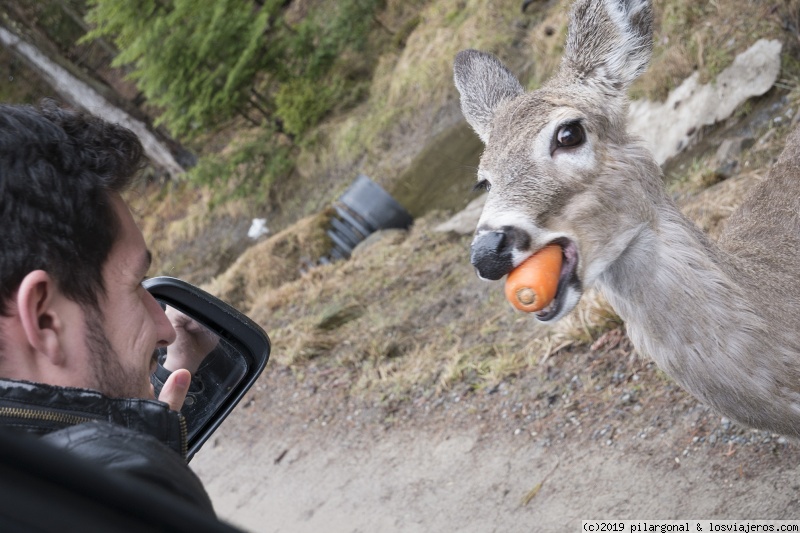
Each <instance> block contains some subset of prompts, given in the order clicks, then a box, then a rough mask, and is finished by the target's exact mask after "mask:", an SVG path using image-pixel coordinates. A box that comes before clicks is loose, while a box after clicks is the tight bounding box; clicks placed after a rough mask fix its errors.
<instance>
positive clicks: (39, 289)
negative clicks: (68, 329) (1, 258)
mask: <svg viewBox="0 0 800 533" xmlns="http://www.w3.org/2000/svg"><path fill="white" fill-rule="evenodd" d="M62 297H63V296H62V295H61V293H60V292H59V289H58V285H57V284H56V282H55V280H54V279H53V278H52V277H51V276H50V274H48V273H47V272H45V271H44V270H34V271H33V272H30V273H28V275H27V276H25V278H23V280H22V283H20V285H19V289H18V290H17V294H16V297H15V298H14V301H15V303H16V305H17V313H18V315H19V320H20V324H21V325H22V330H23V331H24V333H25V337H26V338H27V340H28V343H29V345H30V347H31V348H32V349H33V350H35V351H36V352H38V353H40V354H42V355H44V356H45V357H47V358H48V359H49V360H50V363H51V364H53V365H60V364H62V363H63V357H64V354H63V350H62V346H61V338H60V335H61V333H63V331H62V330H63V326H64V322H63V317H61V316H60V313H59V309H58V306H57V305H56V302H57V300H58V299H59V298H62Z"/></svg>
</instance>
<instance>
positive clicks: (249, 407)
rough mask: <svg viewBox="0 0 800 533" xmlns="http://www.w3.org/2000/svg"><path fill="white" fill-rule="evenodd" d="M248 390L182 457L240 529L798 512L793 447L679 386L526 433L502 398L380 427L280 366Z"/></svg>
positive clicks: (475, 525) (459, 401)
mask: <svg viewBox="0 0 800 533" xmlns="http://www.w3.org/2000/svg"><path fill="white" fill-rule="evenodd" d="M267 372H269V370H268V371H267ZM645 379H647V377H645ZM518 385H519V386H520V387H524V381H522V382H520V383H518ZM259 388H260V390H257V391H254V392H252V393H251V394H250V395H249V396H248V398H246V399H245V400H244V402H243V403H244V405H243V406H240V408H239V409H237V412H236V413H234V414H233V415H232V416H231V418H230V419H229V420H228V421H226V423H225V424H224V425H223V426H222V427H221V428H220V430H219V431H218V436H217V437H215V439H214V441H213V442H210V443H208V444H207V445H206V447H205V448H204V449H203V450H202V451H201V452H200V453H199V454H198V455H197V456H196V457H195V459H194V460H193V462H192V466H193V468H194V469H195V470H196V471H197V472H198V474H199V475H200V477H201V478H202V479H203V481H204V482H205V484H206V486H207V488H208V490H209V493H210V494H211V497H212V499H213V501H214V503H215V506H216V509H217V512H218V513H219V515H220V516H221V517H222V518H224V519H225V520H228V521H230V522H232V523H233V524H235V525H238V526H240V527H242V528H244V529H245V530H247V531H254V532H283V531H292V532H320V531H325V532H329V533H335V532H378V531H380V532H432V531H436V532H450V531H453V532H473V531H474V532H515V531H520V532H527V531H542V532H551V531H552V532H562V531H563V532H575V531H579V527H580V522H581V520H582V519H708V518H717V519H752V518H759V519H797V518H800V449H798V446H797V445H796V444H793V443H790V442H787V441H786V440H785V439H782V438H778V437H777V436H774V435H766V434H764V433H762V432H756V431H752V430H746V429H741V428H736V427H732V426H731V425H730V423H729V422H727V421H725V420H721V419H720V418H719V417H717V416H716V415H714V414H713V413H712V412H710V411H709V410H708V409H707V408H705V407H703V406H701V405H699V404H697V403H696V402H695V401H694V400H692V399H691V398H689V397H688V396H683V395H679V398H678V400H679V401H677V402H675V403H674V404H673V405H672V406H671V407H670V409H668V410H665V409H664V407H663V406H661V407H658V406H652V405H648V404H647V403H646V402H645V403H644V404H642V405H641V406H640V408H639V409H635V410H632V411H631V413H633V414H632V415H631V416H628V417H627V418H626V419H625V420H622V421H621V422H620V424H618V425H612V426H611V429H610V430H608V431H606V432H605V433H604V432H603V430H602V429H600V430H597V429H596V428H594V429H593V428H590V427H586V426H587V424H586V423H584V424H580V423H579V424H578V425H576V424H574V423H573V424H566V425H564V424H561V423H555V422H554V423H553V424H552V426H553V427H541V426H538V428H539V431H535V430H532V429H531V428H532V427H534V428H535V427H537V426H535V425H534V426H528V427H525V428H524V429H523V428H521V427H519V426H520V424H519V421H518V420H516V419H515V418H514V417H512V416H507V409H506V408H505V407H503V406H504V405H505V406H507V405H508V402H507V396H508V395H506V399H504V398H503V394H493V395H487V396H486V397H485V398H484V399H483V400H482V403H481V405H480V408H476V403H475V402H474V401H472V402H471V401H467V400H466V399H464V398H460V397H458V396H452V395H451V396H449V397H448V399H447V401H445V402H441V403H439V404H438V405H437V406H436V407H434V408H431V409H420V410H419V412H418V413H413V412H411V413H406V414H404V415H402V416H397V417H395V418H394V419H393V421H392V422H391V423H387V422H386V419H385V418H383V417H382V416H378V413H376V412H375V411H373V410H371V409H369V408H366V409H364V410H360V409H359V407H358V406H356V405H353V402H352V401H350V400H347V399H342V398H337V397H336V395H335V394H333V393H330V392H325V391H319V390H313V389H309V388H308V387H306V386H304V385H302V384H299V383H296V382H295V381H294V380H293V378H292V377H291V376H290V375H288V373H282V372H280V371H278V372H273V373H272V374H267V375H265V376H264V378H262V380H261V383H260V386H259ZM518 392H520V391H518V390H516V389H512V390H511V391H510V394H512V395H513V394H516V393H518ZM523 392H524V391H523ZM487 402H488V403H487ZM655 419H658V420H661V421H662V422H661V423H660V424H659V425H660V427H655V426H653V425H651V422H652V421H653V420H655ZM604 427H605V428H609V426H604Z"/></svg>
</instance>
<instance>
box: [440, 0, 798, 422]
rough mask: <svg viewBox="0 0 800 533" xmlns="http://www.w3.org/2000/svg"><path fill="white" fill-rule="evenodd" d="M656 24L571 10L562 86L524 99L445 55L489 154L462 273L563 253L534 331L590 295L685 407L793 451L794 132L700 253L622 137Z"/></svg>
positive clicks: (648, 160)
mask: <svg viewBox="0 0 800 533" xmlns="http://www.w3.org/2000/svg"><path fill="white" fill-rule="evenodd" d="M652 21H653V14H652V7H651V5H650V2H649V1H647V0H577V1H576V2H575V3H574V4H573V7H572V10H571V19H570V25H569V30H568V37H567V43H566V49H565V54H564V57H563V60H562V63H561V66H560V68H559V71H558V72H557V74H555V76H554V77H553V78H552V79H551V80H550V81H549V82H548V83H546V84H545V85H544V86H543V87H542V88H541V89H538V90H536V91H533V92H525V91H524V90H523V88H522V85H521V84H520V83H519V81H517V79H516V78H515V77H514V75H513V74H511V72H509V71H508V69H507V68H506V67H505V66H504V65H503V64H502V63H501V62H500V61H499V60H498V59H497V58H495V57H494V56H492V55H490V54H486V53H483V52H478V51H475V50H465V51H462V52H460V53H459V54H458V55H457V57H456V60H455V65H454V73H455V84H456V87H457V88H458V91H459V93H460V95H461V107H462V111H463V113H464V116H465V117H466V119H467V121H468V122H469V123H470V125H471V126H472V127H473V129H474V130H475V131H476V133H477V134H478V135H479V136H480V138H481V139H482V140H483V141H484V143H485V144H486V147H485V151H484V153H483V155H482V158H481V163H480V167H479V170H478V183H479V185H480V186H484V187H485V188H487V190H489V194H488V197H487V200H486V204H485V207H484V210H483V213H482V215H481V217H480V220H479V222H478V227H477V229H476V232H475V238H474V240H473V243H472V262H473V264H474V265H475V267H476V269H477V271H478V274H479V275H480V276H481V277H484V278H489V279H499V278H500V277H502V276H503V275H505V274H507V273H508V272H509V271H510V270H511V269H513V268H514V267H515V266H517V265H519V264H520V263H521V262H522V261H523V260H525V259H526V258H527V257H529V256H530V255H532V254H533V253H534V252H536V251H537V250H539V249H540V248H542V247H543V246H545V245H546V244H549V243H552V242H556V243H558V244H561V245H562V248H563V250H564V266H563V267H562V272H561V278H560V282H559V288H558V292H557V295H556V301H555V302H554V303H553V304H551V306H549V307H548V308H546V309H545V310H544V311H541V312H539V313H537V314H536V317H537V318H538V319H539V320H541V321H544V322H553V321H556V320H558V319H560V318H562V317H563V316H565V315H566V314H567V313H569V312H570V311H571V310H572V309H573V308H574V307H575V306H576V305H577V303H578V301H579V300H580V297H581V294H582V293H583V290H584V288H586V287H591V286H596V287H598V288H599V289H600V290H601V291H602V292H603V293H604V295H605V296H606V298H607V300H608V301H609V303H610V304H611V305H612V306H613V307H614V309H615V310H616V312H617V313H618V314H619V315H620V317H621V318H622V319H623V320H624V321H625V323H626V327H627V331H628V334H629V336H630V338H631V340H632V342H633V344H634V345H635V346H636V348H637V350H638V351H639V352H640V353H643V354H646V355H649V356H650V357H652V358H653V360H655V362H656V363H657V364H658V366H659V367H660V368H662V369H663V370H664V371H665V372H666V373H667V374H669V375H670V376H671V377H672V378H673V379H674V380H675V381H676V382H677V383H678V384H680V385H681V386H682V387H684V388H685V389H686V390H688V391H689V392H690V393H692V394H693V395H695V396H696V397H698V398H699V399H700V400H702V401H703V402H706V403H707V404H709V405H711V406H713V407H714V408H715V409H716V410H717V411H719V412H720V413H721V414H723V415H725V416H727V417H730V418H731V419H733V420H736V421H738V422H740V423H743V424H746V425H749V426H752V427H756V428H760V429H766V430H770V431H772V432H775V433H780V434H784V435H790V436H795V437H797V436H800V261H798V253H800V169H798V166H799V165H800V131H795V132H793V133H792V134H791V135H790V136H789V138H788V141H787V146H786V148H785V150H784V152H783V154H782V155H781V156H780V158H779V160H778V161H777V163H776V164H775V165H774V166H773V168H772V170H771V171H770V175H769V177H768V178H767V179H766V180H764V181H763V182H762V183H760V184H759V185H758V186H756V187H755V189H754V190H753V191H752V192H751V193H750V194H749V196H748V198H747V199H746V200H745V201H744V203H743V205H742V206H741V208H740V209H739V210H738V211H737V212H736V213H734V214H733V215H732V216H731V217H730V219H729V221H728V223H727V226H726V229H725V231H724V232H723V234H722V235H721V237H720V238H719V240H718V241H717V242H716V243H715V242H712V241H711V240H710V239H709V238H707V236H706V235H705V234H703V233H702V232H701V231H700V230H699V229H698V228H697V227H696V226H695V225H694V224H693V223H692V222H691V221H690V220H688V219H687V218H686V217H685V216H684V215H683V214H682V213H681V211H680V210H679V209H678V207H677V206H676V205H675V204H674V202H673V201H672V199H671V197H670V195H669V194H668V193H667V192H666V191H665V189H664V184H663V177H662V174H661V169H660V168H659V166H658V164H657V163H656V162H655V160H654V159H653V157H652V155H651V154H650V152H649V151H648V150H647V149H646V148H644V147H643V146H642V145H641V144H640V142H639V141H638V140H637V139H635V138H634V137H632V136H631V135H630V134H629V133H628V132H627V129H626V128H627V126H626V116H627V109H628V108H627V96H626V93H627V89H628V87H629V86H630V84H631V83H632V82H633V81H634V80H635V79H636V77H637V76H639V75H640V74H641V73H642V72H643V71H644V70H645V68H646V66H647V63H648V61H649V58H650V54H651V50H652ZM576 128H577V130H580V132H579V133H582V134H583V138H582V141H581V142H580V143H576V144H572V141H574V140H575V139H578V138H580V137H581V136H580V135H578V134H576V131H577V130H576ZM559 140H566V141H568V142H561V143H560V142H559Z"/></svg>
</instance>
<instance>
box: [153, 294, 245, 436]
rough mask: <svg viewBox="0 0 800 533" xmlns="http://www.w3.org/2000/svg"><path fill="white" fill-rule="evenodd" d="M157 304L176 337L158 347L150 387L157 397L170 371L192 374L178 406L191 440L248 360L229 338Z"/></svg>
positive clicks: (235, 383) (242, 375)
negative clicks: (162, 310)
mask: <svg viewBox="0 0 800 533" xmlns="http://www.w3.org/2000/svg"><path fill="white" fill-rule="evenodd" d="M159 303H161V306H162V308H163V309H164V311H165V312H166V314H167V317H169V319H170V322H172V325H173V327H174V328H175V331H176V333H177V335H178V337H177V339H176V341H175V342H174V343H172V344H171V345H169V346H168V347H167V348H159V350H158V364H159V367H158V369H157V370H156V372H155V374H154V375H153V378H152V381H153V386H154V388H155V389H156V396H157V395H158V393H159V392H160V388H161V386H163V384H164V381H165V380H166V378H167V377H168V376H169V372H171V371H173V370H177V369H179V368H185V369H187V370H188V371H189V372H191V373H192V384H191V385H190V387H189V393H188V394H187V395H186V400H185V401H184V403H183V408H182V409H181V413H183V416H184V417H185V418H186V424H187V430H188V437H189V440H192V439H193V438H194V437H195V436H196V435H197V434H198V433H199V432H200V430H201V429H202V428H203V427H205V425H206V424H207V423H208V422H209V420H211V419H212V418H213V416H214V414H215V413H216V412H217V409H218V408H219V406H220V405H222V404H223V403H224V400H225V398H227V396H228V395H229V394H230V393H231V391H233V390H235V389H236V387H237V386H238V385H239V384H240V383H241V382H242V380H243V379H244V378H245V376H246V375H247V360H246V358H245V357H244V356H243V355H242V353H241V352H240V351H239V350H237V349H236V347H234V346H233V345H232V344H231V342H230V341H228V340H226V339H223V338H220V336H219V335H217V334H216V333H214V332H212V331H211V330H209V329H208V328H206V327H205V326H204V325H203V324H201V323H200V322H198V321H196V320H195V319H193V318H191V317H190V316H189V315H187V314H186V313H184V312H182V311H180V310H178V309H176V308H175V307H174V306H171V305H167V304H166V303H165V302H163V301H160V302H159Z"/></svg>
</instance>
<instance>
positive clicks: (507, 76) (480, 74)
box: [453, 50, 525, 143]
mask: <svg viewBox="0 0 800 533" xmlns="http://www.w3.org/2000/svg"><path fill="white" fill-rule="evenodd" d="M453 74H454V76H453V77H454V79H455V82H456V88H457V89H458V92H459V93H460V94H461V112H462V113H464V118H466V119H467V122H469V125H470V126H472V129H474V130H475V133H477V134H478V137H480V138H481V140H482V141H483V142H484V143H487V142H488V141H489V134H490V132H491V122H492V117H493V116H494V113H495V110H496V109H497V107H498V106H499V105H500V104H502V103H503V102H507V101H508V100H511V99H512V98H514V97H515V96H517V95H520V94H522V93H523V92H525V90H524V89H523V88H522V85H521V84H520V83H519V81H518V80H517V78H516V77H515V76H514V75H513V74H512V73H511V72H510V71H509V70H508V69H507V68H506V67H505V65H503V63H501V62H500V60H499V59H497V58H496V57H495V56H493V55H492V54H487V53H485V52H479V51H477V50H462V51H461V52H459V53H458V55H456V60H455V63H454V65H453Z"/></svg>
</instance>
